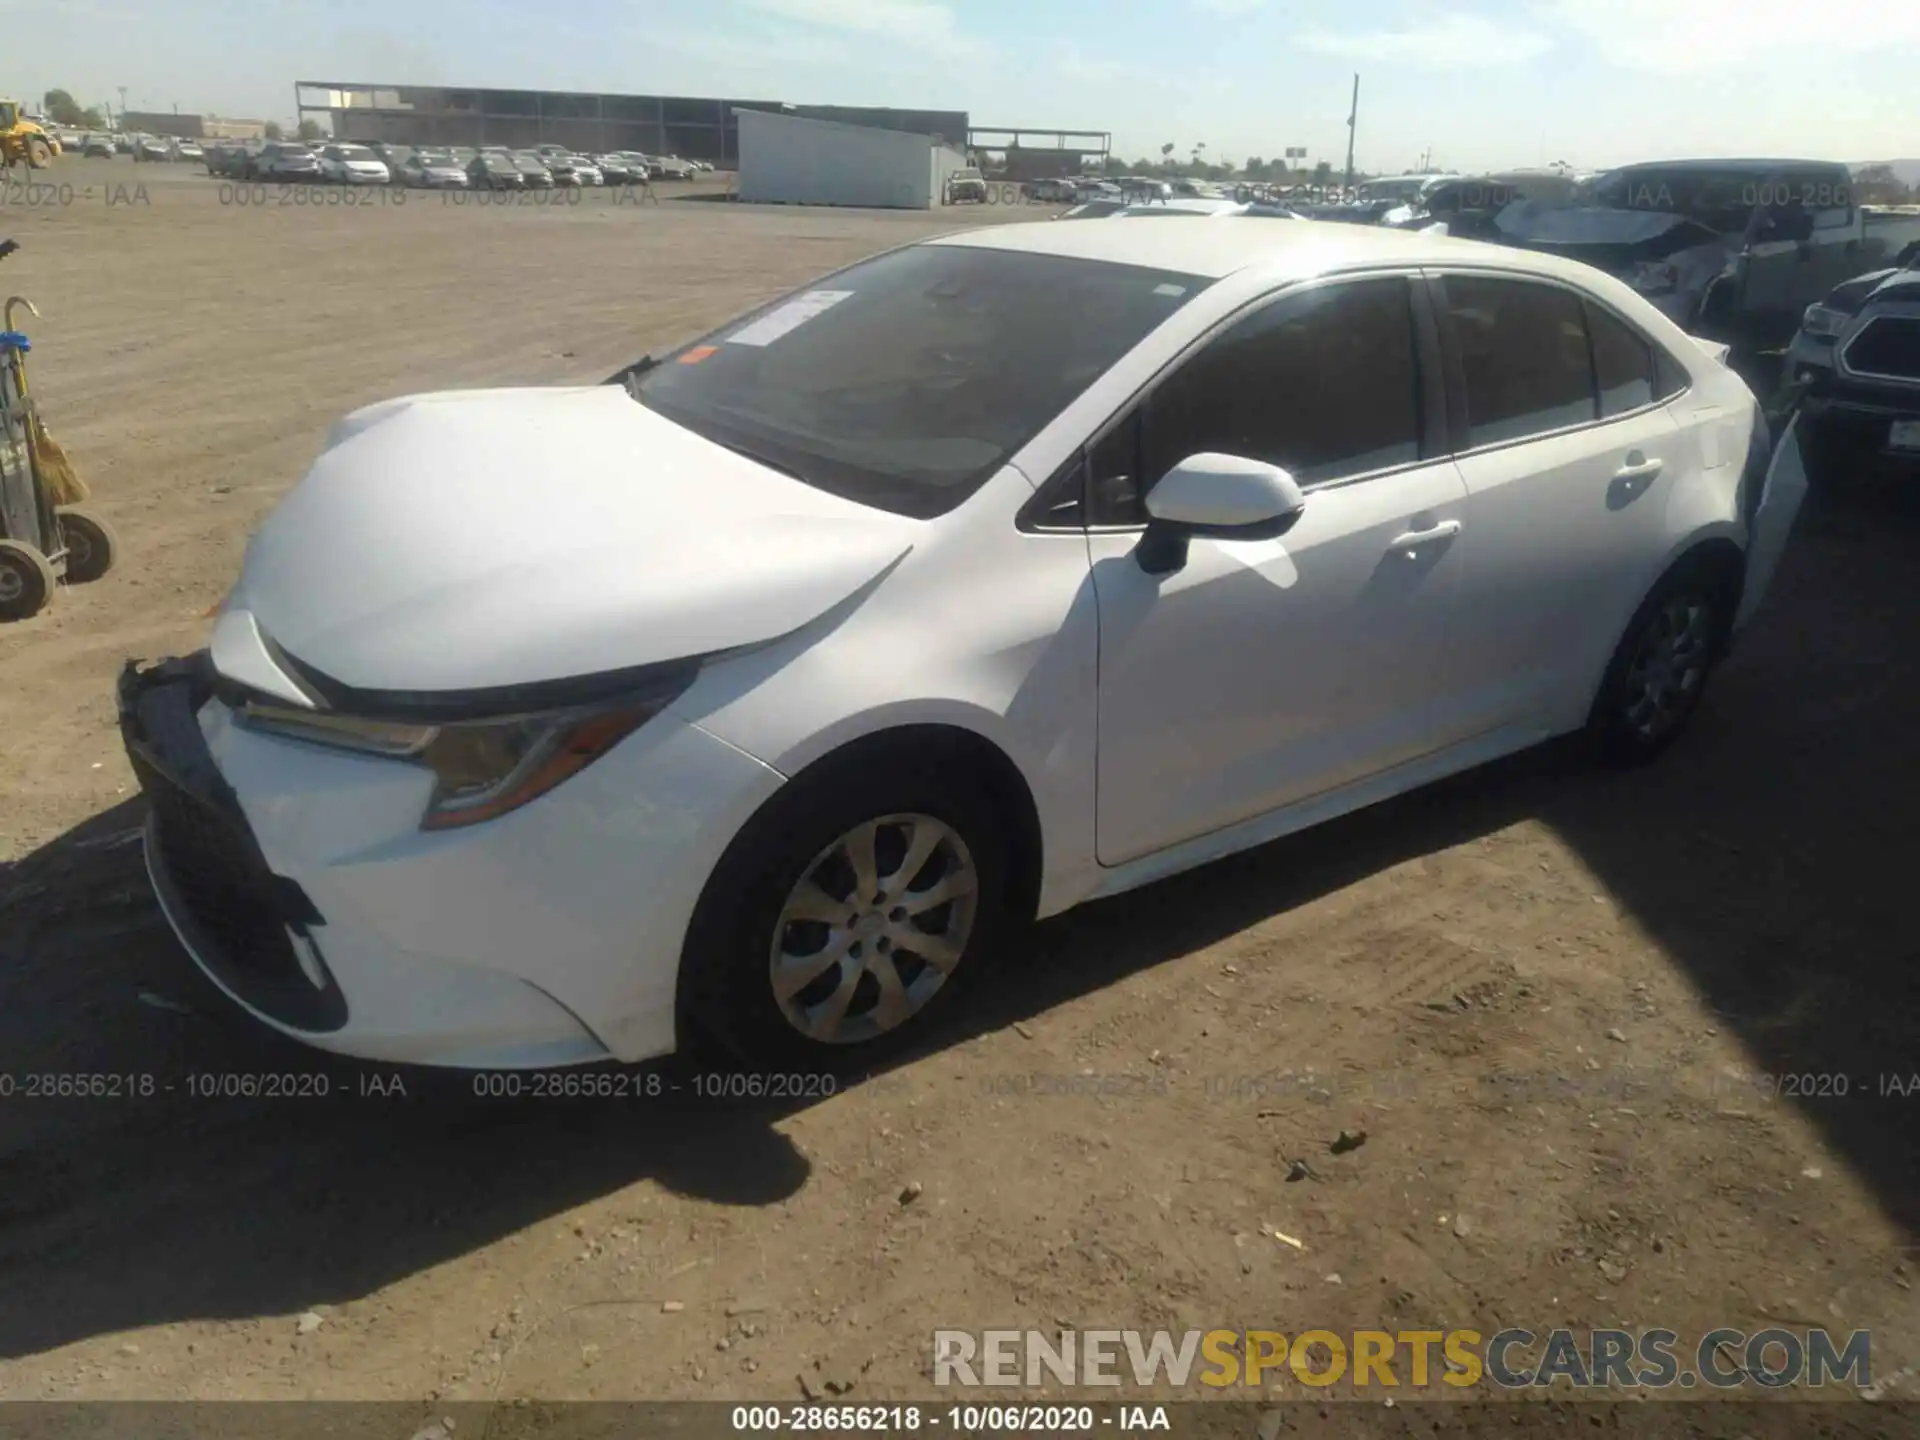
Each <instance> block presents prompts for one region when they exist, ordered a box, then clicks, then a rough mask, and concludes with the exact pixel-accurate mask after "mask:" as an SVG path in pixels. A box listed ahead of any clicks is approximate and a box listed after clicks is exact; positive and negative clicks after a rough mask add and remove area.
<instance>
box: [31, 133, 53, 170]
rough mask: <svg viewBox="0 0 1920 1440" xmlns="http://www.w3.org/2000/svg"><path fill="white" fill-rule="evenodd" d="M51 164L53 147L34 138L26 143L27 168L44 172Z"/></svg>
mask: <svg viewBox="0 0 1920 1440" xmlns="http://www.w3.org/2000/svg"><path fill="white" fill-rule="evenodd" d="M52 163H53V147H52V146H51V145H49V144H47V142H46V141H44V140H42V139H40V137H39V136H37V135H36V136H34V137H33V138H32V139H30V140H28V141H27V168H28V169H29V170H44V169H46V168H47V166H49V165H51V164H52Z"/></svg>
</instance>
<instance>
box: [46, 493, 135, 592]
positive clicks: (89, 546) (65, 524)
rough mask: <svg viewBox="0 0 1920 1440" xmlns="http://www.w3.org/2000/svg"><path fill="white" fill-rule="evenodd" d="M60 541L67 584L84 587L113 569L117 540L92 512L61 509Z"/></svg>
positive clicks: (117, 552) (73, 507) (118, 548)
mask: <svg viewBox="0 0 1920 1440" xmlns="http://www.w3.org/2000/svg"><path fill="white" fill-rule="evenodd" d="M59 516H60V538H61V540H62V541H63V542H64V543H65V544H66V547H67V583H68V584H69V585H85V584H86V583H87V582H88V581H90V580H98V579H99V578H100V577H101V576H102V575H104V574H106V573H107V572H108V571H109V570H111V569H112V568H113V562H114V559H115V557H116V556H117V555H118V554H119V550H120V537H119V536H117V535H115V534H114V532H113V527H112V526H111V525H109V524H107V522H106V521H105V520H102V519H101V518H100V517H99V516H98V515H96V514H94V513H93V511H91V510H87V509H83V508H82V507H81V506H78V505H66V506H63V507H61V509H60V511H59Z"/></svg>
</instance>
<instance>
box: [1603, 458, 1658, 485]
mask: <svg viewBox="0 0 1920 1440" xmlns="http://www.w3.org/2000/svg"><path fill="white" fill-rule="evenodd" d="M1664 464H1665V462H1664V461H1660V460H1628V461H1627V463H1626V464H1624V465H1622V466H1621V467H1620V468H1619V469H1618V470H1616V471H1614V472H1613V478H1614V479H1616V480H1651V479H1653V477H1654V476H1656V475H1658V474H1659V473H1660V471H1661V470H1662V468H1664Z"/></svg>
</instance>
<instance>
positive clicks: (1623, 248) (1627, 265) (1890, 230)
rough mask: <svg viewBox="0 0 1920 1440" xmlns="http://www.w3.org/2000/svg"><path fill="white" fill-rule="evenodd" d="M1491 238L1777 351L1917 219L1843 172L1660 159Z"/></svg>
mask: <svg viewBox="0 0 1920 1440" xmlns="http://www.w3.org/2000/svg"><path fill="white" fill-rule="evenodd" d="M1495 228H1496V230H1497V231H1498V234H1497V235H1490V236H1488V237H1487V238H1494V239H1498V240H1500V241H1501V242H1503V243H1506V244H1510V245H1517V246H1520V247H1521V248H1523V249H1532V250H1543V251H1548V252H1551V253H1554V254H1559V255H1565V256H1567V257H1569V258H1571V259H1576V260H1582V261H1585V262H1586V263H1588V264H1591V265H1594V266H1596V267H1598V268H1599V269H1602V270H1605V271H1606V272H1607V273H1609V274H1611V275H1614V276H1616V277H1617V278H1619V279H1622V280H1625V281H1626V282H1627V283H1628V284H1630V285H1631V286H1633V288H1634V289H1635V290H1637V291H1638V292H1639V293H1640V294H1642V295H1643V296H1645V297H1646V298H1647V299H1648V300H1649V301H1650V302H1652V304H1653V305H1655V306H1656V307H1657V308H1658V309H1659V310H1660V311H1661V312H1662V313H1663V314H1665V315H1666V316H1667V317H1668V318H1669V319H1671V320H1673V321H1674V322H1675V323H1676V324H1678V325H1680V326H1681V327H1682V328H1684V329H1687V330H1690V331H1693V332H1695V333H1699V334H1705V335H1711V336H1713V337H1714V338H1715V339H1719V340H1723V341H1726V342H1727V343H1728V344H1729V345H1731V346H1732V347H1733V348H1734V349H1735V350H1736V351H1738V352H1741V353H1747V352H1749V351H1753V350H1760V349H1766V348H1768V347H1771V346H1776V345H1781V344H1784V343H1786V341H1787V340H1788V339H1789V338H1790V337H1791V336H1792V335H1793V333H1794V331H1795V329H1796V328H1797V326H1798V325H1799V322H1800V317H1801V315H1802V314H1803V313H1804V311H1805V309H1806V307H1807V306H1808V305H1809V304H1812V303H1813V302H1815V301H1817V300H1819V299H1820V298H1821V297H1822V296H1823V295H1825V294H1826V293H1827V292H1828V291H1829V290H1831V289H1832V288H1833V286H1835V285H1836V284H1838V283H1840V282H1841V281H1843V280H1847V279H1850V278H1852V277H1853V276H1855V275H1858V274H1861V273H1863V272H1865V271H1868V270H1872V269H1876V268H1879V267H1882V266H1884V265H1886V264H1887V263H1888V262H1889V260H1890V259H1891V257H1892V256H1893V255H1894V254H1895V253H1896V252H1897V251H1899V250H1900V249H1901V248H1902V247H1903V246H1904V245H1906V244H1907V243H1908V242H1910V241H1912V240H1914V239H1915V238H1920V216H1912V215H1902V214H1898V213H1895V212H1891V211H1886V210H1878V209H1874V208H1873V207H1865V206H1860V205H1856V204H1855V203H1854V199H1853V191H1852V175H1851V172H1850V171H1849V170H1848V169H1847V167H1846V166H1845V165H1840V164H1834V163H1830V162H1826V161H1817V160H1708V161H1666V162H1661V163H1658V164H1647V165H1633V166H1627V167H1624V168H1621V169H1618V170H1611V171H1607V172H1606V173H1604V174H1601V175H1598V176H1595V177H1594V178H1593V179H1591V180H1590V181H1588V182H1586V183H1585V184H1584V185H1582V186H1581V188H1580V190H1579V192H1578V193H1577V194H1576V196H1575V197H1574V203H1573V204H1571V205H1553V204H1544V203H1541V202H1538V201H1533V200H1528V201H1525V202H1522V203H1520V204H1516V205H1513V206H1509V207H1508V208H1507V209H1505V210H1503V211H1501V212H1500V213H1499V215H1497V216H1496V217H1495Z"/></svg>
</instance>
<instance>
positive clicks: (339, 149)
mask: <svg viewBox="0 0 1920 1440" xmlns="http://www.w3.org/2000/svg"><path fill="white" fill-rule="evenodd" d="M320 178H321V179H323V180H331V181H333V183H334V184H336V185H386V184H390V183H391V182H392V180H393V172H392V171H391V170H389V169H388V168H387V162H386V161H384V160H382V159H381V158H380V157H379V156H378V155H376V154H374V153H373V151H371V150H369V149H368V148H367V147H366V146H364V145H325V146H322V147H321V149H320Z"/></svg>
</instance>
